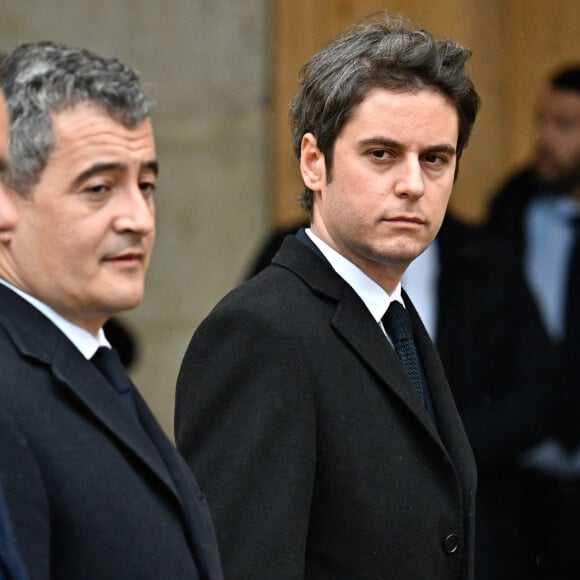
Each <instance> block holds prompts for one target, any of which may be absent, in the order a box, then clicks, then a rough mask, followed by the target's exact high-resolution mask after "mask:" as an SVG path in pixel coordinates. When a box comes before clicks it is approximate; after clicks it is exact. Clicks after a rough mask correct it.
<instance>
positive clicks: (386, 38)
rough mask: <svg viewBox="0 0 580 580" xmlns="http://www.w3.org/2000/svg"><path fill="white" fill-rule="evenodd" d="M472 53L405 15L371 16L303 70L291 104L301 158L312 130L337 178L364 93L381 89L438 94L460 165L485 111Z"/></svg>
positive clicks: (306, 197) (308, 195) (308, 202)
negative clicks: (345, 130)
mask: <svg viewBox="0 0 580 580" xmlns="http://www.w3.org/2000/svg"><path fill="white" fill-rule="evenodd" d="M470 56H471V51H469V50H468V49H466V48H464V47H462V46H461V45H459V44H458V43H457V42H455V41H454V40H451V39H447V40H436V39H434V38H433V37H432V36H431V34H430V33H429V32H427V31H426V30H417V29H415V28H413V27H412V26H411V24H410V21H409V20H408V19H406V18H405V17H403V16H394V17H391V16H389V15H388V14H387V13H386V12H380V13H377V14H373V15H371V16H370V17H368V18H367V19H365V20H364V21H363V22H361V23H360V24H358V25H356V26H354V27H352V28H350V29H348V30H347V31H346V32H344V33H343V34H342V35H340V36H338V37H337V38H336V39H335V40H333V41H332V42H331V43H330V44H328V45H327V46H326V47H325V48H323V49H322V50H321V51H320V52H318V53H316V54H315V55H314V56H313V57H312V58H311V59H310V60H309V61H308V62H307V63H306V64H305V65H304V66H303V67H302V69H301V71H300V83H299V88H298V91H297V92H296V94H295V96H294V98H293V99H292V101H291V103H290V108H289V120H290V126H291V130H292V146H293V149H294V154H295V155H296V158H297V159H298V160H300V148H301V142H302V137H303V136H304V135H305V134H306V133H312V134H313V135H314V137H315V138H316V141H317V146H318V148H319V149H320V151H321V152H322V154H323V155H324V159H325V163H326V170H327V175H328V180H329V181H330V180H331V179H332V165H333V148H334V143H335V141H336V138H337V136H338V134H339V133H340V131H341V129H342V127H343V126H344V124H345V123H346V122H347V121H348V120H349V119H350V118H351V117H352V115H353V114H354V111H355V110H356V108H357V106H358V105H359V104H360V103H361V102H362V101H363V100H364V98H365V96H366V95H367V93H368V92H369V91H371V90H373V89H376V88H381V89H387V90H392V91H405V92H416V91H419V90H421V89H424V88H430V89H435V90H437V91H439V92H440V93H441V94H442V95H443V96H444V97H445V98H446V99H447V100H448V101H449V102H450V103H451V105H453V107H454V108H455V110H456V111H457V115H458V119H459V138H458V142H457V161H458V165H457V167H458V166H459V158H460V157H461V153H462V152H463V150H464V149H465V147H466V146H467V143H468V141H469V137H470V135H471V130H472V127H473V123H474V122H475V118H476V116H477V112H478V110H479V106H480V99H479V95H478V94H477V92H476V90H475V88H474V86H473V83H472V82H471V80H470V78H469V77H468V75H467V73H466V71H465V63H466V61H467V60H468V59H469V57H470ZM312 199H313V192H312V191H311V190H309V189H308V188H306V191H305V192H304V194H303V195H302V197H301V198H300V201H301V203H302V206H303V207H304V208H305V209H306V210H307V211H308V212H312Z"/></svg>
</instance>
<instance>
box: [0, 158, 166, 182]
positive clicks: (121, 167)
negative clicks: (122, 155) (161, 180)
mask: <svg viewBox="0 0 580 580" xmlns="http://www.w3.org/2000/svg"><path fill="white" fill-rule="evenodd" d="M0 163H1V161H0ZM126 169H127V166H126V165H125V164H123V163H95V164H94V165H91V166H90V167H89V168H87V169H85V170H84V171H83V172H82V173H80V174H79V175H77V177H76V178H75V179H74V181H73V186H75V187H78V186H79V185H81V184H82V183H83V182H84V181H86V180H87V179H89V178H91V177H93V175H99V174H101V173H109V172H115V171H119V172H121V171H126ZM140 169H141V170H143V169H149V170H150V171H152V172H153V173H154V174H155V175H156V176H157V175H158V174H159V163H158V162H157V161H147V162H146V163H142V164H141V167H140Z"/></svg>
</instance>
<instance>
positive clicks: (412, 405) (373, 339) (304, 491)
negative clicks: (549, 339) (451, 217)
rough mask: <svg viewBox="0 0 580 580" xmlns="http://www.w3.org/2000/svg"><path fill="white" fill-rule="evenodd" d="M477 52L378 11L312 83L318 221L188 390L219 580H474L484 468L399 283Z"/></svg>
mask: <svg viewBox="0 0 580 580" xmlns="http://www.w3.org/2000/svg"><path fill="white" fill-rule="evenodd" d="M469 54H470V53H469V51H468V50H466V49H464V48H463V47H461V46H459V45H458V44H457V43H456V42H454V41H452V40H435V39H433V37H432V36H431V35H430V34H429V33H428V32H426V31H422V30H416V29H414V28H412V27H411V26H410V25H408V24H407V23H406V22H405V21H404V20H402V19H390V18H389V17H388V16H386V15H383V16H378V17H375V19H371V20H370V21H368V22H364V23H362V24H361V25H359V26H356V27H354V28H353V29H351V30H349V31H347V32H346V33H345V34H343V35H341V36H340V37H338V38H337V39H336V40H335V41H334V42H332V43H331V44H329V45H328V46H327V47H326V48H324V49H323V50H321V51H320V52H319V53H318V54H316V55H315V56H314V57H313V58H312V59H311V60H310V61H309V62H308V63H307V64H306V65H305V67H304V68H303V70H302V73H301V79H300V80H301V82H300V86H299V89H298V92H297V94H296V96H295V98H294V100H293V101H292V104H291V108H290V118H291V124H292V130H293V142H294V149H295V152H296V156H297V158H298V160H299V163H300V169H301V173H302V178H303V181H304V184H305V186H306V193H305V195H304V198H303V202H304V205H305V207H306V208H307V209H308V211H309V212H310V217H311V220H310V227H309V228H307V229H305V230H301V231H300V232H298V234H297V235H296V236H289V237H288V238H286V240H285V241H284V243H283V245H282V247H281V249H280V251H279V252H278V254H277V255H276V256H275V257H274V259H273V261H272V264H271V265H270V266H269V267H268V268H266V269H265V270H264V271H262V272H261V273H260V274H258V275H257V276H256V277H254V278H252V279H251V280H249V281H248V282H246V283H245V284H243V285H242V286H241V287H239V288H238V289H236V290H234V291H233V292H232V293H230V294H229V295H228V296H227V297H226V298H225V299H224V300H222V301H221V302H220V304H219V305H218V306H217V307H216V308H215V309H214V310H213V312H212V313H211V314H210V315H209V316H208V318H207V319H206V320H205V321H204V322H203V323H202V324H201V325H200V327H199V328H198V329H197V330H196V332H195V334H194V336H193V338H192V341H191V343H190V345H189V347H188V350H187V352H186V354H185V357H184V360H183V364H182V368H181V371H180V374H179V378H178V383H177V399H176V424H175V433H176V439H177V445H178V448H179V449H180V451H181V452H182V453H183V454H184V456H185V458H186V459H187V461H188V462H189V464H190V465H191V466H192V467H193V468H194V470H195V473H196V475H197V476H198V477H199V479H200V482H201V484H202V487H203V489H204V490H205V491H206V493H207V496H208V502H209V505H210V508H211V510H212V514H213V517H214V522H215V524H216V531H217V535H218V542H219V543H220V550H221V554H222V561H223V565H224V573H225V575H226V577H227V578H230V579H240V580H242V579H243V580H248V579H251V578H256V579H270V578H272V579H273V578H275V579H276V580H286V579H287V580H290V579H293V580H296V579H299V578H304V579H312V580H323V579H328V580H330V579H333V580H338V579H344V580H352V579H354V578H356V579H357V580H371V579H372V580H376V579H378V578H381V579H382V578H396V579H401V580H403V579H404V580H407V579H413V580H451V579H459V578H462V579H466V578H471V577H472V569H473V557H472V552H473V521H474V520H473V519H474V496H475V487H476V474H475V465H474V460H473V455H472V452H471V449H470V446H469V444H468V441H467V438H466V435H465V432H464V430H463V426H462V424H461V421H460V419H459V416H458V414H457V410H456V408H455V404H454V402H453V399H452V396H451V393H450V390H449V386H448V384H447V381H446V379H445V374H444V372H443V369H442V367H441V363H440V360H439V357H438V355H437V353H436V351H435V348H434V346H433V344H432V343H431V341H430V339H429V337H428V335H427V332H426V330H425V328H424V326H423V324H422V323H421V321H420V319H419V317H418V315H417V313H416V311H415V309H414V307H413V305H412V304H411V302H410V300H409V298H408V296H407V295H406V294H405V293H404V292H403V291H402V290H401V278H402V276H403V273H404V272H405V269H406V268H407V266H408V265H409V263H410V262H411V261H412V260H413V259H414V258H415V257H417V255H419V254H420V253H421V252H422V251H423V250H425V248H426V247H427V246H428V245H429V244H430V243H431V241H432V240H433V238H434V237H435V235H436V233H437V231H438V229H439V227H440V225H441V222H442V220H443V216H444V214H445V210H446V207H447V203H448V200H449V196H450V194H451V189H452V186H453V182H454V179H455V176H456V174H457V166H458V160H459V157H460V156H461V153H462V151H463V149H464V148H465V146H466V145H467V142H468V139H469V135H470V132H471V128H472V125H473V123H474V121H475V117H476V114H477V110H478V107H479V97H478V95H477V93H476V91H475V89H474V87H473V85H472V83H471V81H470V80H469V78H468V76H467V75H466V72H465V69H464V65H465V61H466V60H467V58H468V57H469Z"/></svg>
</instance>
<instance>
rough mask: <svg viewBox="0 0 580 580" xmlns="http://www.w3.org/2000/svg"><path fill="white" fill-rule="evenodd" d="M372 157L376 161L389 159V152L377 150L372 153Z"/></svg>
mask: <svg viewBox="0 0 580 580" xmlns="http://www.w3.org/2000/svg"><path fill="white" fill-rule="evenodd" d="M371 155H372V156H373V157H374V158H375V159H387V158H388V157H389V152H388V151H386V150H385V149H375V150H373V151H371Z"/></svg>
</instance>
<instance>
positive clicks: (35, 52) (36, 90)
mask: <svg viewBox="0 0 580 580" xmlns="http://www.w3.org/2000/svg"><path fill="white" fill-rule="evenodd" d="M0 87H1V88H2V90H3V91H4V95H5V97H6V104H7V106H8V112H9V115H10V149H9V167H8V170H7V171H6V172H5V173H4V175H3V180H4V181H5V182H6V183H7V184H8V185H9V186H10V187H12V188H13V189H14V190H15V191H17V192H18V193H19V194H21V195H23V196H26V195H29V194H30V191H31V189H32V187H33V186H34V184H35V183H36V182H37V181H38V179H39V177H40V174H41V172H42V170H43V169H44V167H45V166H46V163H47V161H48V156H49V155H50V152H51V151H52V149H53V147H54V133H53V125H52V115H53V114H55V113H58V112H59V111H62V110H64V109H67V108H71V107H74V106H75V105H78V104H80V103H85V102H88V103H91V104H94V105H96V106H97V107H100V108H101V109H102V110H103V111H105V112H106V113H107V114H109V115H110V116H111V117H112V118H113V119H115V120H116V121H118V122H120V123H122V124H124V125H125V126H127V127H134V126H136V125H138V124H139V123H140V122H142V121H144V120H145V119H147V118H148V117H149V115H150V112H151V108H152V101H151V99H150V98H149V97H148V96H147V95H146V94H145V92H144V90H143V88H142V86H141V84H140V81H139V77H138V75H137V73H136V72H134V71H132V70H130V69H129V68H127V67H126V66H125V65H123V64H121V63H120V62H119V61H118V60H116V59H113V58H102V57H100V56H97V55H96V54H93V53H92V52H89V51H88V50H84V49H77V48H70V47H67V46H64V45H61V44H56V43H53V42H47V41H45V42H38V43H30V44H22V45H20V46H18V47H17V48H16V49H15V50H14V51H13V52H11V53H10V54H8V55H5V58H4V59H2V61H1V62H0Z"/></svg>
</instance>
